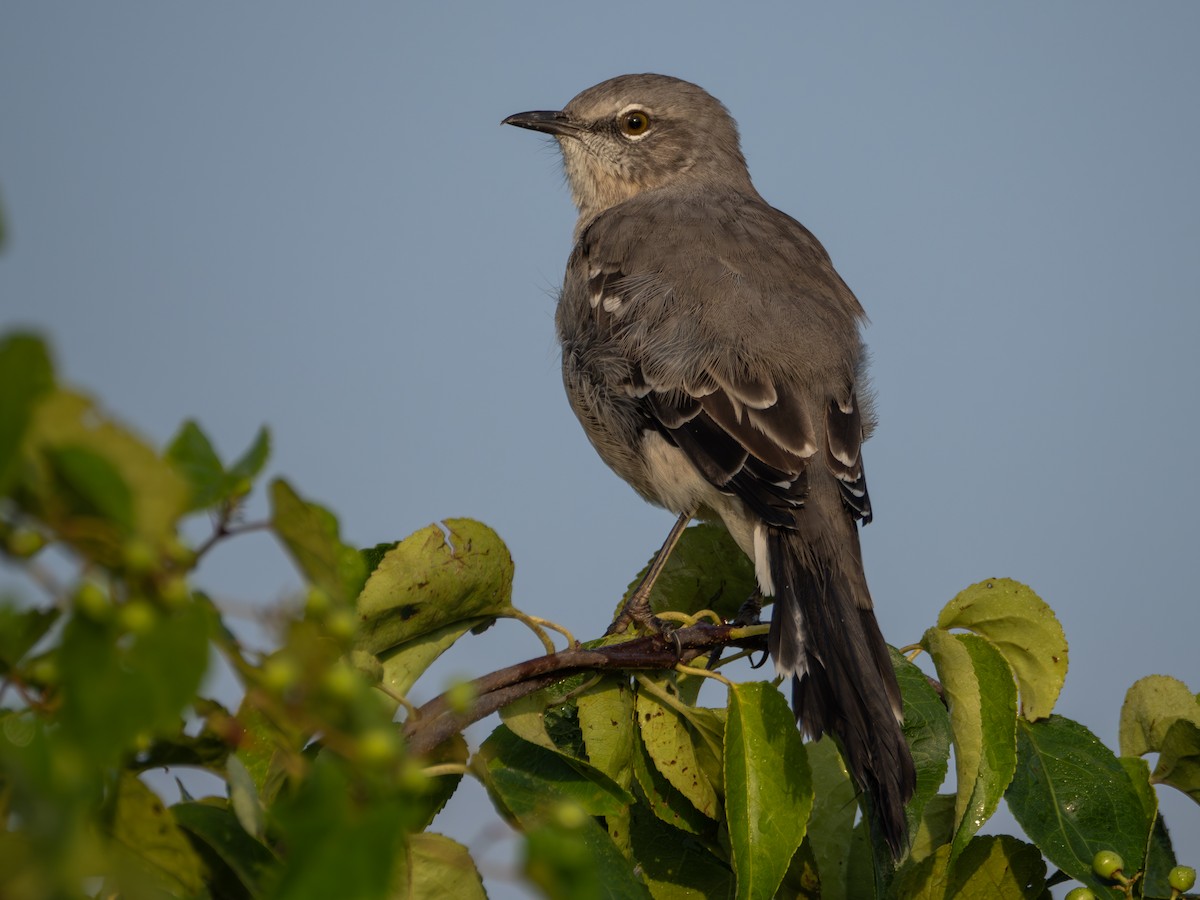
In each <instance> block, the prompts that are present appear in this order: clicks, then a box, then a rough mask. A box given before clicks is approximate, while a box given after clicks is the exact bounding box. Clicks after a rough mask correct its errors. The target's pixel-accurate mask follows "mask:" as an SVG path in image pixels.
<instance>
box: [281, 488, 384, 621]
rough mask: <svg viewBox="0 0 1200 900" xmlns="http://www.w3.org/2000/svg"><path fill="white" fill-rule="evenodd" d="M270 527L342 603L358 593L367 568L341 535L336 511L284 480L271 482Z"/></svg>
mask: <svg viewBox="0 0 1200 900" xmlns="http://www.w3.org/2000/svg"><path fill="white" fill-rule="evenodd" d="M271 526H272V527H273V528H274V529H275V533H276V534H277V535H278V536H279V539H280V540H281V541H283V545H284V547H286V548H287V551H288V553H289V554H291V557H292V560H293V561H294V562H295V563H296V565H297V566H298V567H299V569H300V571H301V572H302V573H303V574H304V576H305V577H306V578H307V579H308V580H309V582H311V583H312V584H314V585H316V586H317V587H319V588H321V589H322V590H324V591H325V592H326V593H327V594H329V596H330V597H332V598H333V599H334V600H335V601H337V602H340V603H349V602H350V601H352V600H353V599H354V598H355V597H357V596H358V592H359V591H360V590H362V586H363V581H364V579H365V578H366V571H365V569H366V567H365V565H364V563H363V560H362V556H360V555H359V553H358V551H357V550H354V549H352V548H350V547H347V546H346V545H345V544H343V543H342V542H341V539H340V538H339V537H338V523H337V519H336V518H335V517H334V515H333V513H331V512H329V510H327V509H325V508H324V507H322V506H318V505H317V504H316V503H310V502H308V501H305V500H302V499H301V498H300V497H299V495H297V494H296V492H295V491H294V490H292V488H291V486H290V485H289V484H288V483H287V482H286V481H284V480H282V479H276V480H275V481H273V482H271Z"/></svg>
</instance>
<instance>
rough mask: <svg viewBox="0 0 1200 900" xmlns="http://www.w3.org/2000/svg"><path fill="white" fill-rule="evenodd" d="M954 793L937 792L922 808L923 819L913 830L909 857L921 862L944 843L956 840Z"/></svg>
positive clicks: (955, 798)
mask: <svg viewBox="0 0 1200 900" xmlns="http://www.w3.org/2000/svg"><path fill="white" fill-rule="evenodd" d="M957 799H958V798H957V797H956V796H955V795H954V794H937V795H935V796H934V797H932V798H930V800H929V802H928V803H926V804H925V808H924V809H923V810H921V820H920V822H918V823H917V826H916V828H915V829H913V832H912V846H911V847H910V848H909V851H908V858H909V859H911V860H913V861H914V862H919V861H920V860H922V859H925V858H926V857H928V856H932V855H933V853H934V851H935V850H937V848H938V847H940V846H942V844H949V843H950V842H951V841H952V840H954V803H955V801H956V800H957Z"/></svg>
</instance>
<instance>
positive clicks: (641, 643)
mask: <svg viewBox="0 0 1200 900" xmlns="http://www.w3.org/2000/svg"><path fill="white" fill-rule="evenodd" d="M763 631H765V628H763V627H750V628H747V627H744V626H739V625H707V624H701V625H691V626H688V627H687V628H680V629H678V630H677V631H671V632H668V633H666V634H652V635H650V636H648V637H642V638H635V639H634V640H631V641H622V642H621V643H619V644H609V645H608V646H604V647H591V648H586V649H585V648H578V649H572V650H563V651H561V652H559V653H551V654H548V655H546V656H537V657H534V658H533V659H529V660H526V661H525V662H521V663H517V664H516V665H513V666H508V667H507V668H504V669H499V670H497V671H495V672H492V673H490V674H488V675H483V676H480V677H479V678H476V679H475V680H474V681H472V682H471V688H472V693H473V696H474V698H475V699H474V701H473V702H472V704H471V708H470V710H469V711H467V712H466V713H462V712H457V711H455V710H454V708H453V707H452V705H451V703H450V700H449V697H448V693H447V694H441V695H440V696H438V697H435V698H434V699H432V700H430V701H429V702H428V703H426V704H425V705H424V706H422V707H421V708H420V709H418V710H417V711H416V712H415V713H414V714H413V715H411V716H409V718H408V720H407V721H406V722H405V723H404V737H405V739H406V740H407V741H408V747H409V750H411V751H412V752H413V753H415V754H418V755H422V754H425V753H428V752H430V751H431V750H433V749H434V748H435V747H437V746H438V744H440V743H442V741H444V740H446V739H447V738H449V737H451V736H452V735H455V734H457V733H458V732H460V731H462V730H463V729H464V728H466V727H467V726H468V725H470V724H472V723H473V722H478V721H479V720H480V719H483V718H485V717H486V716H489V715H491V714H492V713H494V712H495V711H496V710H498V709H500V708H501V707H502V706H507V705H508V704H509V703H512V702H513V701H514V700H519V699H520V698H521V697H525V696H528V695H529V694H532V693H535V692H536V691H540V690H541V689H542V688H544V687H547V686H548V685H551V684H554V683H555V682H556V681H561V680H562V679H564V678H567V677H569V676H571V675H575V674H578V673H579V672H588V671H595V672H605V671H615V670H622V671H623V670H631V669H640V670H645V669H673V668H674V667H675V666H676V665H678V664H679V663H686V662H690V661H691V660H693V659H695V658H696V657H697V656H701V655H703V654H705V653H708V652H711V651H712V650H715V649H717V648H720V647H726V646H729V645H731V644H732V645H736V646H740V647H749V648H752V649H756V650H757V649H763V648H765V646H766V635H765V634H764V633H761V632H763Z"/></svg>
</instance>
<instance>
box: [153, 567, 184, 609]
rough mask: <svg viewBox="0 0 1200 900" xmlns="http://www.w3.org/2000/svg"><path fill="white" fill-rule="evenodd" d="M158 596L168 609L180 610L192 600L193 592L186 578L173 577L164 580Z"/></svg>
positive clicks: (180, 576)
mask: <svg viewBox="0 0 1200 900" xmlns="http://www.w3.org/2000/svg"><path fill="white" fill-rule="evenodd" d="M158 595H159V596H160V597H161V598H162V602H163V604H164V605H165V606H166V607H167V608H168V609H179V608H181V607H182V606H184V605H185V604H186V603H187V602H188V600H190V599H191V597H192V592H191V590H190V589H189V588H188V583H187V579H186V578H184V577H183V576H182V575H171V576H170V577H168V578H165V579H163V582H162V585H161V586H160V587H159V589H158Z"/></svg>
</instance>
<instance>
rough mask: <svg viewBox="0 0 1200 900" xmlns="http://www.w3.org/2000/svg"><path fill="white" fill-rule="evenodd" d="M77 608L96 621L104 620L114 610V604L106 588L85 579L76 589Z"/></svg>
mask: <svg viewBox="0 0 1200 900" xmlns="http://www.w3.org/2000/svg"><path fill="white" fill-rule="evenodd" d="M74 601H75V608H76V609H77V610H79V612H81V613H83V615H85V616H87V617H88V618H89V619H91V620H92V621H94V622H103V621H104V620H105V619H107V618H108V616H109V613H111V612H112V604H111V603H110V602H109V599H108V594H106V593H104V589H103V588H101V587H100V585H98V584H96V583H95V582H93V581H85V582H84V583H83V584H81V585H80V586H79V589H78V590H76V591H75V597H74Z"/></svg>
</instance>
